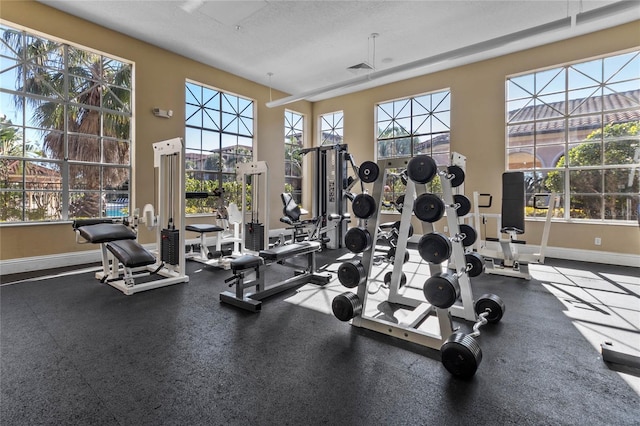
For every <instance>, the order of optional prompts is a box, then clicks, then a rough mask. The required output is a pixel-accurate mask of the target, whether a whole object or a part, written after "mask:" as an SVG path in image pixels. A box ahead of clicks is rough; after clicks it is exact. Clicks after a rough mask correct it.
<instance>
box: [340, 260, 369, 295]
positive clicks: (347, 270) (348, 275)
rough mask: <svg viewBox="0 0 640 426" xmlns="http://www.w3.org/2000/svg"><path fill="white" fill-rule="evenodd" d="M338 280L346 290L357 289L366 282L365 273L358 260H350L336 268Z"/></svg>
mask: <svg viewBox="0 0 640 426" xmlns="http://www.w3.org/2000/svg"><path fill="white" fill-rule="evenodd" d="M338 280H339V281H340V284H342V285H343V286H345V287H347V288H354V287H358V286H359V285H360V284H362V283H364V282H366V281H367V271H366V270H365V267H364V265H363V264H362V262H361V261H360V259H351V260H347V261H346V262H343V263H342V264H341V265H340V266H339V267H338Z"/></svg>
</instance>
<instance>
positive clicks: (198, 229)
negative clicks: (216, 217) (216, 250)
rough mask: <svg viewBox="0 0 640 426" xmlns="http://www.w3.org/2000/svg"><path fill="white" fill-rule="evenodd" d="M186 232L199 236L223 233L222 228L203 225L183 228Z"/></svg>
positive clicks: (198, 224) (197, 224)
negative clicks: (208, 233) (209, 233)
mask: <svg viewBox="0 0 640 426" xmlns="http://www.w3.org/2000/svg"><path fill="white" fill-rule="evenodd" d="M184 229H185V230H186V231H191V232H197V233H199V234H204V233H207V232H220V231H224V228H223V227H221V226H218V225H209V224H205V223H196V224H193V225H187V226H185V227H184Z"/></svg>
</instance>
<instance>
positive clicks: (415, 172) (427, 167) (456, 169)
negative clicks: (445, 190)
mask: <svg viewBox="0 0 640 426" xmlns="http://www.w3.org/2000/svg"><path fill="white" fill-rule="evenodd" d="M436 175H439V176H440V178H441V179H448V180H449V181H450V182H451V186H452V187H454V188H455V187H458V186H460V185H462V183H463V182H464V177H465V176H464V170H462V168H461V167H460V166H455V165H451V166H448V167H447V170H446V171H445V170H442V171H440V172H439V171H438V166H437V165H436V162H435V160H434V159H433V158H431V157H430V156H428V155H417V156H415V157H413V158H412V159H411V160H409V163H408V164H407V176H409V178H410V179H411V180H412V181H414V182H415V183H429V182H431V181H432V180H433V178H434V177H436Z"/></svg>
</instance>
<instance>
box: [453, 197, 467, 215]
mask: <svg viewBox="0 0 640 426" xmlns="http://www.w3.org/2000/svg"><path fill="white" fill-rule="evenodd" d="M453 202H454V203H456V204H458V208H457V209H456V215H458V217H462V216H466V215H467V214H469V212H470V211H471V201H469V199H468V198H467V197H465V196H464V195H462V194H456V195H454V196H453Z"/></svg>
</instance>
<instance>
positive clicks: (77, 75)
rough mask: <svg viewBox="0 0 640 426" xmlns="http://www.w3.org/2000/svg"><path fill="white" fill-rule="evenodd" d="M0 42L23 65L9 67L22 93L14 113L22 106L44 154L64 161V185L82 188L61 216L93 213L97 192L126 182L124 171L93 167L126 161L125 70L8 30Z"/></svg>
mask: <svg viewBox="0 0 640 426" xmlns="http://www.w3.org/2000/svg"><path fill="white" fill-rule="evenodd" d="M3 39H4V41H5V43H6V47H8V48H9V49H10V50H11V51H12V53H13V55H15V57H16V59H18V60H19V61H20V62H22V63H23V66H18V67H17V68H16V70H17V73H16V80H17V81H16V88H15V90H16V91H17V92H19V93H26V94H27V96H24V97H23V96H18V95H17V96H15V102H16V105H17V106H18V107H20V108H22V107H23V106H24V105H23V103H24V102H26V103H27V104H28V106H30V107H31V108H33V111H34V112H33V115H32V117H31V119H32V124H33V125H34V126H35V127H37V128H40V129H43V133H44V137H43V142H42V148H43V151H44V155H45V156H46V157H47V158H50V159H55V160H65V159H67V158H68V159H69V160H70V167H69V175H68V184H69V186H70V187H71V188H78V189H81V190H84V191H83V193H78V194H76V196H74V197H72V199H71V200H70V203H69V215H70V216H71V217H81V216H88V217H96V216H99V215H100V190H101V189H103V188H105V187H118V186H120V185H121V184H122V183H123V182H125V181H127V180H128V178H129V176H128V169H127V168H126V167H96V164H95V163H98V164H99V163H109V164H119V165H123V164H124V165H128V163H129V151H130V147H129V143H128V142H124V141H127V140H129V137H130V134H129V128H130V126H129V121H130V118H129V116H130V111H129V105H130V97H131V90H130V87H131V69H130V66H129V65H127V64H123V63H120V62H118V61H114V60H110V59H109V58H105V57H103V56H101V55H98V54H94V53H91V52H87V51H84V50H82V49H78V48H74V47H71V46H66V45H63V44H60V43H57V42H53V41H50V40H46V39H42V38H39V37H33V36H29V37H26V36H25V34H24V33H23V32H21V31H17V30H12V29H8V28H5V29H4V34H3ZM65 58H66V60H65ZM65 85H67V86H65ZM65 87H68V90H66V91H65ZM65 99H68V102H64V100H65ZM61 101H63V102H61ZM65 108H66V114H65ZM65 128H66V132H67V146H66V151H65ZM101 138H106V139H101ZM109 138H113V139H109ZM65 152H66V155H65ZM74 161H78V163H73V162H74ZM86 163H94V164H86ZM85 191H88V192H85Z"/></svg>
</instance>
